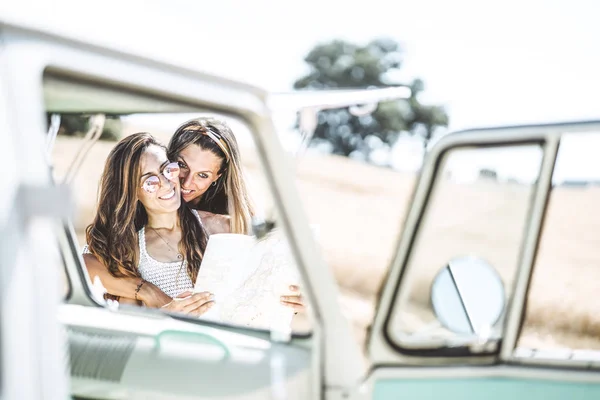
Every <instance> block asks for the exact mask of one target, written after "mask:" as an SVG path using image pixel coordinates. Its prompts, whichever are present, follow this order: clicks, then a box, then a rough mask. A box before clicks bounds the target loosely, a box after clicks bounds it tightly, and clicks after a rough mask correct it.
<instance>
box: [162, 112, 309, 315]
mask: <svg viewBox="0 0 600 400" xmlns="http://www.w3.org/2000/svg"><path fill="white" fill-rule="evenodd" d="M167 155H168V157H169V159H170V160H173V161H177V162H178V163H179V168H180V169H181V171H180V174H179V180H180V183H181V194H182V198H183V201H184V202H186V203H187V205H188V206H189V207H191V208H193V209H195V210H197V211H198V213H199V215H200V217H201V218H202V222H203V224H204V226H205V227H206V229H207V230H208V232H209V233H210V234H213V233H240V234H245V235H247V234H250V233H251V230H252V228H251V223H252V217H253V216H254V213H255V210H254V204H253V202H252V200H251V197H250V195H249V193H248V189H247V187H246V183H245V179H244V174H243V170H242V162H241V158H240V151H239V147H238V143H237V141H236V139H235V135H234V134H233V132H232V131H231V129H230V128H229V126H228V125H227V124H225V123H224V122H222V121H219V120H217V119H215V118H210V117H202V118H195V119H192V120H190V121H187V122H185V123H183V124H182V125H181V126H179V128H177V130H176V131H175V133H174V134H173V136H172V137H171V140H170V142H169V146H168V148H167ZM290 291H292V292H294V294H292V295H289V296H281V303H282V304H284V305H287V306H289V307H292V308H294V309H295V310H297V311H301V310H304V309H305V306H304V302H303V300H302V296H301V295H300V291H299V288H298V287H297V286H295V285H292V286H290Z"/></svg>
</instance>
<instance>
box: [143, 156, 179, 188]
mask: <svg viewBox="0 0 600 400" xmlns="http://www.w3.org/2000/svg"><path fill="white" fill-rule="evenodd" d="M179 171H180V169H179V164H178V163H176V162H172V163H169V164H167V165H166V166H165V167H164V168H163V170H162V174H163V176H164V177H165V178H167V179H168V180H170V181H176V180H177V178H178V177H179ZM160 186H161V183H160V178H159V177H158V176H157V175H151V176H149V177H147V178H146V179H145V180H144V183H142V189H144V190H145V191H146V193H150V194H152V193H156V191H157V190H158V189H159V188H160Z"/></svg>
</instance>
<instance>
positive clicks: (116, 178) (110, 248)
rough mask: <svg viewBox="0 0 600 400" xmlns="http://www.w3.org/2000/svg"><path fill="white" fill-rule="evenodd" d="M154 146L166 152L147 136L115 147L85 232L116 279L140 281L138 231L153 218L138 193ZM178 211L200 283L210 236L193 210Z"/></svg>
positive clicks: (190, 260)
mask: <svg viewBox="0 0 600 400" xmlns="http://www.w3.org/2000/svg"><path fill="white" fill-rule="evenodd" d="M152 145H154V146H159V147H161V148H163V149H165V151H166V148H165V146H164V145H162V144H161V143H160V142H158V141H157V140H156V139H155V138H154V137H153V136H152V135H150V134H149V133H146V132H140V133H135V134H133V135H131V136H128V137H126V138H124V139H122V140H121V141H120V142H119V143H118V144H117V145H116V146H115V147H114V148H113V149H112V151H111V152H110V154H109V155H108V158H107V159H106V164H105V165H104V172H103V173H102V178H101V180H100V186H99V188H98V207H97V210H98V211H97V212H96V216H95V218H94V221H93V222H92V223H91V224H90V225H89V226H88V227H87V228H86V231H85V233H86V240H87V243H88V249H89V251H90V252H91V253H92V254H93V255H94V256H96V257H97V258H98V260H99V261H100V262H102V263H103V264H104V265H105V266H106V267H107V268H108V270H109V272H110V273H111V274H112V275H113V276H115V277H140V273H139V271H138V268H137V266H138V261H139V246H138V231H139V230H140V229H141V228H142V227H143V226H145V225H146V224H147V223H148V214H147V213H146V209H145V208H144V206H143V205H142V203H141V201H140V200H139V199H138V196H137V189H138V187H139V186H140V179H141V174H142V171H141V167H140V159H141V157H142V154H144V152H145V151H146V149H147V148H148V147H149V146H152ZM177 213H178V216H179V222H180V226H181V230H182V240H181V241H182V247H183V253H184V254H185V256H186V258H185V259H186V260H187V273H188V275H189V277H190V278H191V279H192V282H195V281H196V277H197V276H198V270H199V269H200V264H201V262H202V256H203V254H204V250H205V249H206V243H207V241H208V239H207V237H208V235H207V233H206V231H205V230H204V227H203V226H202V224H201V223H200V221H199V220H198V218H197V217H196V215H194V213H193V212H192V210H191V209H190V208H189V207H185V206H184V205H183V204H182V206H180V207H179V210H178V211H177Z"/></svg>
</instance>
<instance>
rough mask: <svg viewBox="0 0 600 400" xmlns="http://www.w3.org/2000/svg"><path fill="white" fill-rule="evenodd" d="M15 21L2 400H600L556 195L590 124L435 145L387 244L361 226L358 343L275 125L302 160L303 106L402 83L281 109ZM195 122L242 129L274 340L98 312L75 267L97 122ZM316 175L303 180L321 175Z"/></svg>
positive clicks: (575, 222) (586, 159) (577, 239)
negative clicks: (278, 277)
mask: <svg viewBox="0 0 600 400" xmlns="http://www.w3.org/2000/svg"><path fill="white" fill-rule="evenodd" d="M19 15H20V14H18V13H16V14H10V13H5V14H2V15H0V135H1V139H0V140H1V143H2V145H1V146H0V153H1V154H2V160H3V174H2V176H3V196H2V197H1V199H0V229H1V232H2V233H1V242H0V246H1V249H2V251H1V252H0V266H1V271H2V274H1V275H0V276H1V281H0V283H1V285H2V290H1V291H0V294H1V296H2V297H1V299H2V300H1V305H2V313H1V319H2V325H1V336H0V340H1V343H2V347H1V349H2V352H1V371H2V375H1V381H0V390H1V397H2V399H7V400H8V399H59V398H60V399H64V398H69V397H71V398H77V399H192V398H194V399H195V398H199V399H262V398H272V399H329V400H337V399H378V400H383V399H398V398H407V399H409V398H410V399H425V398H427V399H433V398H436V399H438V398H439V399H442V398H443V399H459V398H460V399H468V398H473V399H475V398H487V399H545V400H548V399H597V398H599V397H600V374H599V373H598V372H599V371H598V369H599V368H600V322H599V321H600V318H599V317H598V315H599V313H598V310H599V307H600V304H599V303H598V300H597V298H598V293H599V291H598V289H599V286H598V285H599V284H598V282H600V279H599V278H600V273H599V272H598V271H599V268H598V265H600V264H599V263H598V262H599V261H600V255H599V254H598V250H597V249H598V248H599V247H597V246H596V244H597V242H598V241H599V240H600V235H599V233H600V232H599V230H600V223H599V222H598V218H599V217H597V215H600V213H597V212H594V210H595V208H596V206H597V204H598V202H597V201H594V199H595V198H596V196H597V195H598V194H597V191H598V188H597V185H595V184H594V181H593V179H591V178H590V179H588V180H586V182H587V184H586V185H583V186H581V185H576V187H573V185H568V184H567V185H565V184H563V183H564V182H568V180H565V179H566V178H564V177H565V176H568V171H570V170H573V169H579V170H581V171H594V170H596V171H597V170H598V167H599V165H598V163H597V157H596V154H597V151H598V149H599V146H600V142H599V141H598V137H599V136H600V135H598V133H600V122H598V121H587V122H570V123H556V124H547V125H532V126H512V127H499V128H489V129H481V130H470V131H466V132H456V133H452V134H449V135H447V136H445V137H443V138H442V139H440V140H439V141H438V142H437V143H436V144H435V145H434V146H433V147H432V148H431V150H430V151H429V152H428V154H427V157H426V159H425V162H424V164H423V167H422V168H421V171H420V175H419V176H418V179H417V180H416V184H415V185H414V186H411V188H412V189H413V190H411V191H409V193H410V195H409V196H407V203H406V206H405V207H406V213H404V209H403V208H402V207H403V206H401V205H400V204H398V208H399V209H401V211H403V216H402V218H396V217H389V218H388V221H386V223H390V224H393V225H394V226H396V227H397V229H396V231H397V233H398V235H396V236H393V237H389V236H390V235H387V234H385V232H383V233H382V232H377V231H371V232H370V235H371V236H372V237H374V240H373V241H371V242H368V244H365V247H366V249H365V251H367V252H371V253H369V254H370V255H371V257H372V259H375V258H377V257H378V256H379V255H378V251H379V250H376V249H372V250H371V249H370V248H369V247H368V246H370V245H371V243H374V242H378V241H390V243H393V247H392V248H393V250H392V252H391V253H390V255H389V257H388V258H387V259H386V260H387V261H386V262H387V264H386V265H387V267H386V269H385V271H384V275H383V277H382V279H381V282H380V285H379V289H378V290H377V292H376V293H375V296H374V307H373V312H372V316H371V318H370V319H369V321H367V323H366V330H365V338H364V340H363V341H361V340H357V338H356V332H355V330H353V329H352V321H351V319H352V317H353V315H357V313H358V312H359V310H358V306H352V305H351V306H349V307H346V309H343V307H342V306H341V305H340V301H339V296H340V287H339V286H338V284H337V282H336V274H335V271H333V270H332V268H330V266H329V264H328V261H327V260H326V258H325V257H324V255H323V250H322V247H321V246H320V245H319V242H320V240H321V238H325V237H328V236H326V235H327V234H328V232H321V233H319V234H318V235H314V234H313V231H312V230H311V223H309V217H308V215H307V208H306V204H305V202H303V201H302V200H301V198H302V193H301V192H302V191H301V190H300V189H299V186H298V185H297V184H296V174H297V173H298V171H297V169H298V168H300V167H298V166H297V165H296V164H295V163H294V162H293V161H294V155H293V154H292V153H291V152H290V151H289V150H288V149H286V146H285V143H286V142H285V137H284V135H282V134H281V132H280V131H279V130H278V129H276V127H275V124H274V122H273V116H274V114H275V113H276V112H277V109H278V107H279V108H281V107H284V106H285V107H287V108H288V109H292V110H294V112H295V111H298V112H299V113H300V115H301V116H302V117H301V119H300V122H301V123H300V125H301V128H302V129H303V132H304V136H302V137H301V139H302V140H303V142H302V143H304V145H305V144H306V142H307V141H309V140H310V139H311V138H310V132H311V131H312V129H314V125H315V123H316V121H317V120H316V118H317V113H318V112H319V111H320V110H323V109H331V108H336V107H337V108H343V107H347V106H350V105H357V104H358V105H361V104H362V105H364V104H367V105H368V104H372V103H377V102H379V101H383V100H393V99H398V98H402V97H403V96H405V95H406V93H405V92H404V90H405V89H399V90H396V91H394V90H373V91H350V92H343V93H342V92H337V93H336V92H323V93H320V94H314V93H313V94H308V93H304V94H290V95H286V96H281V95H279V96H278V95H274V94H270V93H268V92H265V91H263V90H261V89H259V88H255V87H252V86H250V85H247V84H243V83H239V82H235V81H231V80H228V79H225V78H222V77H219V76H214V75H209V74H205V73H202V72H200V71H196V70H192V69H187V68H184V67H181V66H179V65H175V64H170V63H167V62H165V61H164V60H161V59H160V58H159V57H158V56H157V57H156V58H152V57H148V56H147V55H144V56H142V55H140V54H136V53H135V52H133V51H130V50H128V51H124V50H123V49H119V48H118V47H116V45H115V46H111V45H110V44H106V43H102V41H101V40H100V36H99V40H98V41H91V40H87V39H85V40H83V39H81V38H78V37H77V36H75V35H69V34H66V33H64V31H62V30H61V29H60V27H53V26H52V21H51V20H49V21H48V22H47V23H46V24H43V25H42V24H35V23H32V22H29V21H27V20H25V19H22V18H19ZM366 109H369V107H368V106H366ZM207 113H208V114H215V115H219V116H221V117H222V118H224V119H227V120H230V121H232V124H237V125H236V127H237V128H236V129H237V130H236V133H237V132H242V131H243V132H246V134H247V136H246V137H247V139H248V143H251V145H249V148H250V147H251V148H252V149H253V150H252V151H253V153H252V154H253V156H252V157H254V158H253V160H255V161H256V163H255V164H254V167H255V168H256V171H258V170H260V171H261V174H262V175H260V176H261V178H260V179H258V180H259V181H260V182H259V185H258V186H259V187H261V188H262V190H263V193H264V196H265V197H267V198H268V199H267V201H266V203H268V207H267V208H268V209H269V210H271V211H270V212H269V213H267V214H265V219H267V220H272V222H274V225H275V226H276V227H277V228H278V229H281V231H282V232H284V233H285V235H286V237H287V240H288V242H289V245H290V248H291V249H292V253H293V255H294V257H295V260H296V264H297V266H298V272H299V274H300V276H301V280H302V290H303V295H304V296H305V297H306V299H307V301H308V303H309V307H308V310H307V316H306V318H307V321H308V323H307V324H306V325H305V328H304V329H303V330H302V329H301V330H299V331H294V332H292V334H291V335H281V334H279V333H280V332H279V333H278V332H272V331H269V330H261V329H248V328H246V327H243V326H234V325H224V324H218V323H214V322H210V321H203V320H202V319H201V318H200V319H193V318H188V317H184V316H177V315H171V314H166V313H163V312H159V311H157V310H152V309H146V308H138V307H125V306H121V307H119V306H117V307H115V304H112V303H108V302H106V301H103V299H102V298H101V297H99V296H97V295H96V294H95V289H94V286H93V284H92V283H91V282H90V280H89V277H88V275H87V272H86V269H85V268H84V266H83V261H82V258H81V246H82V245H83V243H82V237H81V235H80V228H79V227H78V225H77V224H79V222H77V221H79V220H81V219H82V218H83V217H82V215H83V214H82V213H83V212H84V211H85V207H87V205H86V204H87V203H86V202H85V201H87V200H91V201H93V200H94V198H93V196H94V195H95V192H94V190H95V187H96V186H95V185H96V182H97V177H98V175H97V172H96V175H93V174H92V175H86V174H87V173H88V172H89V171H91V170H92V169H89V170H88V169H87V168H88V167H86V165H88V164H86V163H88V162H90V160H100V163H101V162H103V159H104V158H103V157H105V155H106V151H105V150H106V149H109V148H110V145H106V143H107V142H102V141H101V140H99V137H100V134H101V132H102V127H103V124H105V123H106V121H107V120H108V119H109V118H113V119H115V118H117V119H118V120H119V121H121V122H122V121H125V120H126V121H128V122H127V123H129V124H130V125H128V126H131V124H133V122H131V121H134V120H136V118H137V121H138V122H139V121H140V118H141V120H143V121H145V122H144V123H146V122H147V121H148V120H149V119H145V118H146V117H148V118H150V117H152V118H159V119H160V118H162V117H166V116H169V117H172V116H173V115H175V116H176V117H175V119H177V120H178V121H182V120H183V119H184V118H183V115H184V114H185V115H186V116H187V115H200V114H207ZM69 116H80V117H82V118H88V117H89V118H90V121H91V123H90V124H88V125H86V126H88V127H89V131H88V132H87V133H88V135H84V136H80V137H65V136H64V135H62V136H61V133H60V129H61V120H64V119H66V118H67V117H69ZM178 116H181V118H179V117H178ZM161 121H164V119H161ZM138 126H141V125H139V124H138V125H136V127H138ZM153 126H155V125H153ZM170 127H172V125H169V129H170ZM157 129H158V128H157ZM169 129H166V130H165V131H166V132H168V131H169ZM123 130H125V129H123ZM170 132H172V130H170ZM125 134H126V133H125ZM165 135H167V136H165V139H168V134H165ZM113 145H114V143H113ZM69 149H70V150H69ZM248 154H250V150H249V153H248ZM295 154H296V156H297V157H300V156H299V155H298V153H297V152H296V153H295ZM249 158H250V156H249ZM327 165H328V167H327V168H324V169H320V170H319V171H318V172H320V173H321V175H320V178H319V179H323V180H327V178H328V174H330V173H331V174H332V173H334V172H335V171H336V170H335V168H334V166H333V164H327ZM344 165H345V164H344ZM482 166H484V167H485V168H482ZM490 168H494V169H495V170H494V173H489V171H490ZM484 170H485V171H484ZM339 171H344V172H348V173H349V171H350V170H349V169H347V168H346V167H343V166H342V167H340V169H339ZM339 171H338V172H339ZM378 171H379V172H377V173H378V174H381V175H378V176H387V175H385V174H387V172H383V171H382V170H381V171H380V170H378ZM565 171H567V172H565ZM313 172H314V171H313ZM565 174H566V175H565ZM86 182H87V184H88V186H89V185H91V186H90V187H92V191H91V193H92V196H91V197H90V196H89V193H90V192H88V191H85V190H86V188H87V186H85V185H86ZM90 182H91V184H90ZM369 182H371V181H369ZM383 185H385V187H390V186H393V185H394V183H393V181H387V180H386V181H385V182H384V183H383ZM317 187H318V185H316V184H315V185H314V186H313V189H314V190H315V191H316V190H317ZM315 193H316V192H315ZM369 193H370V194H372V193H373V192H369ZM377 195H378V193H375V196H374V202H373V204H372V207H373V208H377V207H383V206H382V205H381V204H380V203H377V201H379V200H378V199H379V197H377ZM325 206H326V205H323V207H325ZM334 206H335V207H340V208H343V207H344V206H345V204H343V203H342V202H340V203H336V204H335V205H334ZM393 208H394V207H393V204H392V207H390V209H393ZM355 217H358V216H355ZM83 219H85V218H83ZM259 222H260V221H259ZM270 225H273V224H270ZM351 228H352V225H348V226H344V227H343V229H344V230H351ZM356 235H359V233H355V236H356ZM363 239H364V238H362V237H361V239H360V240H363ZM323 240H324V239H323ZM365 243H367V242H365ZM352 246H353V245H351V244H348V245H347V247H346V248H342V252H343V251H346V252H350V251H352V248H351V247H352ZM361 262H362V263H363V265H362V267H364V269H365V270H369V268H371V267H372V266H371V265H370V263H369V261H368V259H367V261H361Z"/></svg>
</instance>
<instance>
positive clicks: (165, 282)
mask: <svg viewBox="0 0 600 400" xmlns="http://www.w3.org/2000/svg"><path fill="white" fill-rule="evenodd" d="M192 211H193V212H194V214H195V215H196V217H198V220H200V216H199V215H198V212H197V211H196V210H192ZM200 223H202V221H201V220H200ZM138 244H139V249H140V260H139V263H138V271H139V272H140V275H141V276H142V278H143V279H145V280H147V281H148V282H150V283H152V284H153V285H156V286H157V287H158V288H159V289H160V290H162V291H163V292H164V293H165V294H166V295H167V296H169V297H171V298H174V297H176V296H177V295H178V294H179V293H182V292H185V291H187V290H189V291H192V290H193V289H194V284H193V283H192V280H191V279H190V277H189V275H188V273H187V261H185V260H184V261H183V262H182V261H175V262H161V261H157V260H155V259H154V258H152V256H151V255H150V254H148V251H147V250H146V230H145V229H144V227H142V229H140V230H139V231H138ZM86 253H90V251H89V250H88V246H87V245H85V246H84V247H83V254H86Z"/></svg>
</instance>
